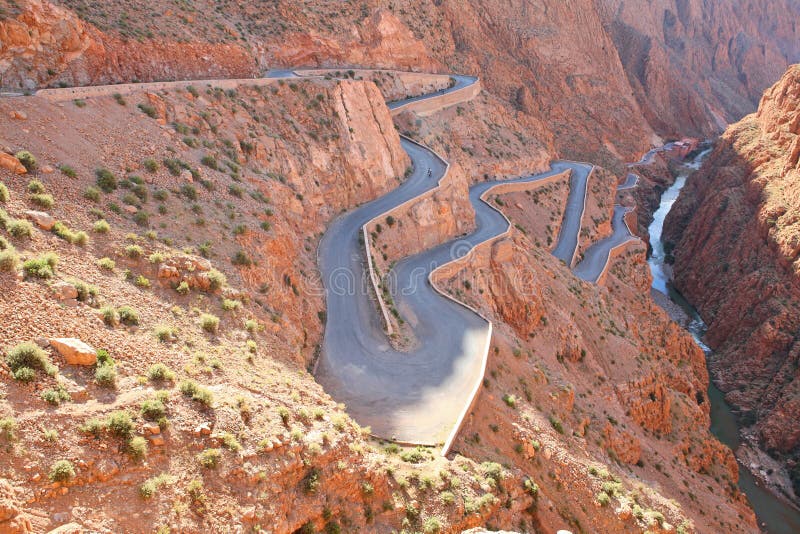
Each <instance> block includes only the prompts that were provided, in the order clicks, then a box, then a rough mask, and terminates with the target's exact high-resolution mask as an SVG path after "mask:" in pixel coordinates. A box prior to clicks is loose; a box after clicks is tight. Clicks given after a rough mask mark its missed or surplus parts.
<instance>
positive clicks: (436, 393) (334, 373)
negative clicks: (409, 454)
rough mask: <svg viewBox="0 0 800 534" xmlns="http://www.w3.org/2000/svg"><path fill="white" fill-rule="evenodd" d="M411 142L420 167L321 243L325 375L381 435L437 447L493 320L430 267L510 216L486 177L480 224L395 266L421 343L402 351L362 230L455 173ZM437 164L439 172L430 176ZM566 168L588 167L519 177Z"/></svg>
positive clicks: (474, 198) (473, 195) (400, 302)
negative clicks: (431, 278)
mask: <svg viewBox="0 0 800 534" xmlns="http://www.w3.org/2000/svg"><path fill="white" fill-rule="evenodd" d="M403 147H404V148H405V149H406V150H407V151H408V153H409V156H410V157H411V160H412V162H413V164H414V173H413V174H412V175H411V177H410V178H409V179H408V180H407V181H406V182H405V183H404V184H403V185H401V186H400V187H399V188H398V189H396V190H394V191H392V192H390V193H388V194H387V195H384V196H383V197H381V198H379V199H377V200H375V201H373V202H370V203H369V204H365V205H364V206H362V207H360V208H358V209H356V210H354V211H353V212H351V213H349V214H347V215H345V216H343V217H342V218H340V219H338V220H337V221H335V222H334V223H333V224H332V225H331V227H330V229H329V230H328V231H327V232H326V234H325V236H324V237H323V239H322V242H321V244H320V269H321V272H322V275H323V277H324V280H325V287H326V295H327V299H328V319H327V324H326V331H325V339H324V341H323V351H322V355H321V358H320V362H319V365H318V368H317V379H318V381H319V382H320V383H321V384H322V385H323V386H324V387H325V390H326V391H327V392H328V393H329V394H330V395H331V396H332V397H333V398H334V399H336V400H337V401H339V402H343V403H345V404H346V405H347V410H348V412H349V413H350V415H351V416H352V417H353V418H354V419H355V420H356V421H357V422H358V423H359V424H361V425H364V426H367V425H368V426H370V427H371V428H372V431H373V433H374V434H376V435H379V436H382V437H386V438H393V439H396V440H399V441H407V442H416V443H428V444H435V443H441V442H442V441H444V439H445V438H446V437H447V434H448V433H449V432H450V431H451V430H452V428H453V425H454V424H455V423H456V420H457V418H458V415H459V414H460V412H461V410H463V408H464V405H465V404H466V403H468V402H469V401H470V398H471V394H472V391H473V388H474V387H475V385H476V383H477V381H479V380H480V373H481V362H482V358H483V352H484V351H485V349H486V342H487V336H488V329H489V324H488V323H487V322H486V321H485V320H484V319H483V318H481V317H479V316H478V315H477V314H475V313H474V312H472V311H470V310H469V309H468V308H466V307H464V306H462V305H460V304H457V303H455V302H453V301H452V300H450V299H447V298H445V297H443V296H441V295H439V294H438V293H437V292H436V291H435V290H434V289H433V288H432V287H431V286H430V284H429V283H428V274H429V273H430V272H431V271H432V270H433V269H435V268H436V267H438V266H440V265H443V264H445V263H447V262H449V261H451V260H453V259H456V258H457V257H460V256H461V255H463V254H465V253H467V252H468V251H469V250H470V249H471V247H473V246H475V245H477V244H479V243H481V242H483V241H486V240H487V239H490V238H492V237H494V236H496V235H498V234H501V233H503V232H505V231H506V229H507V228H508V222H507V221H506V219H505V217H503V215H502V214H500V212H498V211H497V210H496V209H494V208H493V207H491V206H489V205H488V204H486V203H484V202H483V201H481V200H480V196H481V195H482V194H483V193H484V192H485V191H486V190H487V189H489V188H490V187H492V186H493V185H496V183H500V182H482V183H479V184H476V185H474V186H473V187H472V188H470V201H471V202H472V204H473V206H474V207H475V213H476V230H475V231H474V232H473V233H471V234H469V235H468V236H465V237H462V238H460V239H456V240H453V241H450V242H448V243H445V244H442V245H440V246H437V247H435V248H433V249H431V250H427V251H425V252H422V253H420V254H417V255H415V256H412V257H409V258H405V259H403V260H402V261H400V262H398V264H397V265H396V266H395V268H394V269H393V273H392V278H393V280H394V282H393V283H392V294H393V298H394V300H395V302H396V304H397V307H398V308H399V309H400V310H401V313H402V314H403V316H404V317H405V318H406V319H407V320H408V323H409V327H410V328H411V329H412V330H413V333H414V336H415V337H416V339H417V340H418V341H419V343H418V347H417V348H415V349H414V350H412V351H411V352H398V351H395V350H394V349H392V348H391V346H390V344H389V343H388V341H387V338H386V334H385V333H384V330H383V324H382V322H381V317H380V315H379V314H378V313H377V312H376V305H375V303H374V302H373V301H372V300H371V299H370V296H369V290H368V287H369V284H368V280H369V279H368V277H367V274H366V272H365V269H366V266H365V260H364V259H363V254H362V250H361V247H362V245H361V244H360V243H359V239H358V235H359V232H360V228H361V226H362V225H363V224H364V223H366V222H367V221H369V220H370V219H371V218H373V217H374V216H376V215H379V214H381V213H384V212H385V211H386V210H387V209H389V208H391V207H392V206H395V205H397V204H399V203H401V202H403V201H405V200H406V199H408V198H411V197H413V196H416V195H418V194H419V193H420V192H423V191H425V190H427V189H429V188H431V187H434V186H435V184H436V182H437V181H438V179H439V178H440V177H441V175H442V173H443V172H444V170H445V164H444V162H443V161H441V160H440V159H439V158H438V157H436V155H435V154H433V153H432V152H430V151H429V150H427V149H425V148H422V147H420V146H418V145H415V144H413V143H411V142H408V141H405V140H404V141H403ZM428 168H431V169H432V170H433V173H432V176H430V177H428V176H427V169H428ZM566 169H572V170H573V172H579V171H580V164H575V163H570V162H556V163H554V164H553V165H552V167H551V170H550V171H548V172H546V173H542V174H539V175H535V176H529V177H524V178H520V179H517V180H513V181H511V182H522V181H529V182H532V181H537V180H541V179H544V178H547V177H549V176H552V175H553V174H556V173H559V172H562V171H564V170H566ZM587 174H588V172H587ZM502 183H509V181H504V182H502Z"/></svg>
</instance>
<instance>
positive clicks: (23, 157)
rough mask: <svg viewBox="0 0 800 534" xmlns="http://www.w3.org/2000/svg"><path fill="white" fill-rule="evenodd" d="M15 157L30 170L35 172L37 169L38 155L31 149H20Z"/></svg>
mask: <svg viewBox="0 0 800 534" xmlns="http://www.w3.org/2000/svg"><path fill="white" fill-rule="evenodd" d="M15 157H16V158H17V159H18V160H19V162H20V163H22V166H23V167H25V169H26V170H27V171H28V172H33V171H35V170H36V167H37V165H38V164H37V162H36V157H35V156H34V155H33V154H31V153H30V152H29V151H27V150H20V151H19V152H17V153H16V154H15Z"/></svg>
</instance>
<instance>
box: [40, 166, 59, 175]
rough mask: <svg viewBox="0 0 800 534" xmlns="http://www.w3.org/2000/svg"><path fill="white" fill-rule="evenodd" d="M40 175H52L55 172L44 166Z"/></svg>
mask: <svg viewBox="0 0 800 534" xmlns="http://www.w3.org/2000/svg"><path fill="white" fill-rule="evenodd" d="M40 170H41V172H42V174H53V173H54V172H56V170H55V169H54V168H53V166H52V165H45V166H43V167H42V168H41V169H40Z"/></svg>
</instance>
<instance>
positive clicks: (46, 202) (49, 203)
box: [28, 193, 55, 210]
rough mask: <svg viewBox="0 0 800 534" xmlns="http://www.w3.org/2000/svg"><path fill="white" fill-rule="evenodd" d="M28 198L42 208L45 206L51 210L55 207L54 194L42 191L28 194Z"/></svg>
mask: <svg viewBox="0 0 800 534" xmlns="http://www.w3.org/2000/svg"><path fill="white" fill-rule="evenodd" d="M28 200H30V201H31V202H33V203H34V204H36V205H37V206H39V207H40V208H44V209H46V210H49V209H50V208H52V207H53V204H54V203H55V201H54V200H53V195H48V194H46V193H40V194H36V195H30V196H28Z"/></svg>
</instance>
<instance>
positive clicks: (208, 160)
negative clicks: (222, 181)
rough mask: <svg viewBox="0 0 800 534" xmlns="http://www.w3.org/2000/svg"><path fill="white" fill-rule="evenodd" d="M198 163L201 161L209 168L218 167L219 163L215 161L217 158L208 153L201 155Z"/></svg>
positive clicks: (215, 168)
mask: <svg viewBox="0 0 800 534" xmlns="http://www.w3.org/2000/svg"><path fill="white" fill-rule="evenodd" d="M200 163H202V164H203V165H205V166H206V167H208V168H209V169H214V170H217V169H219V164H218V163H217V159H216V158H215V157H214V156H212V155H210V154H207V155H205V156H203V159H201V160H200Z"/></svg>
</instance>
